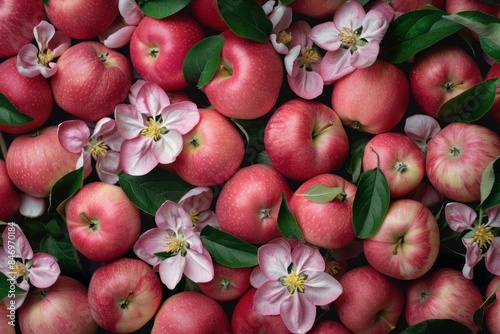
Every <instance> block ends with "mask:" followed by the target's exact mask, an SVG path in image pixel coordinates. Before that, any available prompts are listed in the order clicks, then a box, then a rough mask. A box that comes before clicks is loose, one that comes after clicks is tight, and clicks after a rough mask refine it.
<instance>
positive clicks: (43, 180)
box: [5, 126, 80, 198]
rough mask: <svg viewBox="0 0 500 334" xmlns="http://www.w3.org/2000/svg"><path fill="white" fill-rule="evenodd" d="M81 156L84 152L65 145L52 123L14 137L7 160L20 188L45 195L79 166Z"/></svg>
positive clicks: (36, 194) (16, 184) (30, 193)
mask: <svg viewBox="0 0 500 334" xmlns="http://www.w3.org/2000/svg"><path fill="white" fill-rule="evenodd" d="M79 157H80V154H77V153H71V152H69V151H67V150H66V149H65V148H64V147H62V146H61V144H60V143H59V139H58V137H57V126H49V127H45V128H42V129H40V130H39V131H37V132H35V133H33V134H26V135H20V136H18V137H16V138H14V140H13V141H12V143H11V144H10V146H9V149H8V151H7V156H6V159H5V163H6V167H7V173H8V174H9V177H10V179H11V180H12V183H14V185H15V186H16V187H17V188H18V189H19V190H21V191H22V192H24V193H26V194H28V195H31V196H33V197H39V198H44V197H47V196H49V193H50V190H51V189H52V186H53V185H54V184H55V183H56V182H57V181H58V180H59V179H60V178H62V177H63V176H64V175H66V174H68V173H69V172H71V171H74V170H75V169H76V167H77V162H78V159H79Z"/></svg>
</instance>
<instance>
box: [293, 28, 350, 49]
mask: <svg viewBox="0 0 500 334" xmlns="http://www.w3.org/2000/svg"><path fill="white" fill-rule="evenodd" d="M339 33H340V31H339V30H338V29H337V27H336V26H335V24H334V23H333V22H325V23H320V24H318V25H315V26H314V27H312V29H311V32H310V34H309V38H310V39H311V40H312V41H313V42H314V43H315V44H316V45H317V46H319V47H320V48H322V49H325V50H327V51H335V50H337V49H338V48H340V45H341V44H342V41H341V39H340V37H339ZM292 40H293V36H292Z"/></svg>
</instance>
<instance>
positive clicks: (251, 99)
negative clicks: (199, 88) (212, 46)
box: [203, 30, 284, 119]
mask: <svg viewBox="0 0 500 334" xmlns="http://www.w3.org/2000/svg"><path fill="white" fill-rule="evenodd" d="M220 35H221V36H223V37H224V38H225V41H224V44H223V46H222V51H221V60H220V61H219V68H218V70H217V71H216V73H215V75H214V77H213V78H212V80H211V81H210V82H209V83H208V84H207V85H206V86H204V87H203V91H204V92H205V94H206V96H207V98H208V100H209V101H210V103H211V104H212V106H213V107H214V108H215V109H216V110H217V111H218V112H220V113H221V114H223V115H225V116H227V117H229V118H237V119H255V118H258V117H260V116H263V115H265V114H267V113H268V112H269V111H271V109H272V108H273V106H274V105H275V103H276V101H277V99H278V95H279V93H280V89H281V84H282V83H283V72H284V70H283V61H282V59H281V57H280V55H279V54H278V53H277V52H276V51H275V50H274V48H273V46H272V45H271V43H270V42H266V43H259V42H255V41H252V40H250V39H247V38H242V37H238V36H237V35H235V34H234V33H233V32H232V31H230V30H226V31H224V32H222V33H221V34H220ZM235 97H237V98H235Z"/></svg>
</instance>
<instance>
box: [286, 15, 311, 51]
mask: <svg viewBox="0 0 500 334" xmlns="http://www.w3.org/2000/svg"><path fill="white" fill-rule="evenodd" d="M291 31H292V40H291V41H290V48H293V47H294V46H296V45H300V46H301V47H302V48H305V47H306V46H312V45H313V41H312V40H311V39H310V38H309V34H310V33H311V26H310V25H309V23H307V22H306V21H297V22H295V23H294V24H293V25H292V27H291Z"/></svg>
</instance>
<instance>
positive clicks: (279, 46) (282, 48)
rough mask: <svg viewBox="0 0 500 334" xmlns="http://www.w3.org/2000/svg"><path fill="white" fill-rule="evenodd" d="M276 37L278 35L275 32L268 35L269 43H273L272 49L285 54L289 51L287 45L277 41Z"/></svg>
mask: <svg viewBox="0 0 500 334" xmlns="http://www.w3.org/2000/svg"><path fill="white" fill-rule="evenodd" d="M277 39H278V36H277V35H276V34H271V35H270V36H269V40H270V41H271V44H272V45H273V47H274V50H276V52H278V53H279V54H281V55H287V54H288V52H289V50H288V46H286V45H285V44H283V43H281V42H278V40H277Z"/></svg>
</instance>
